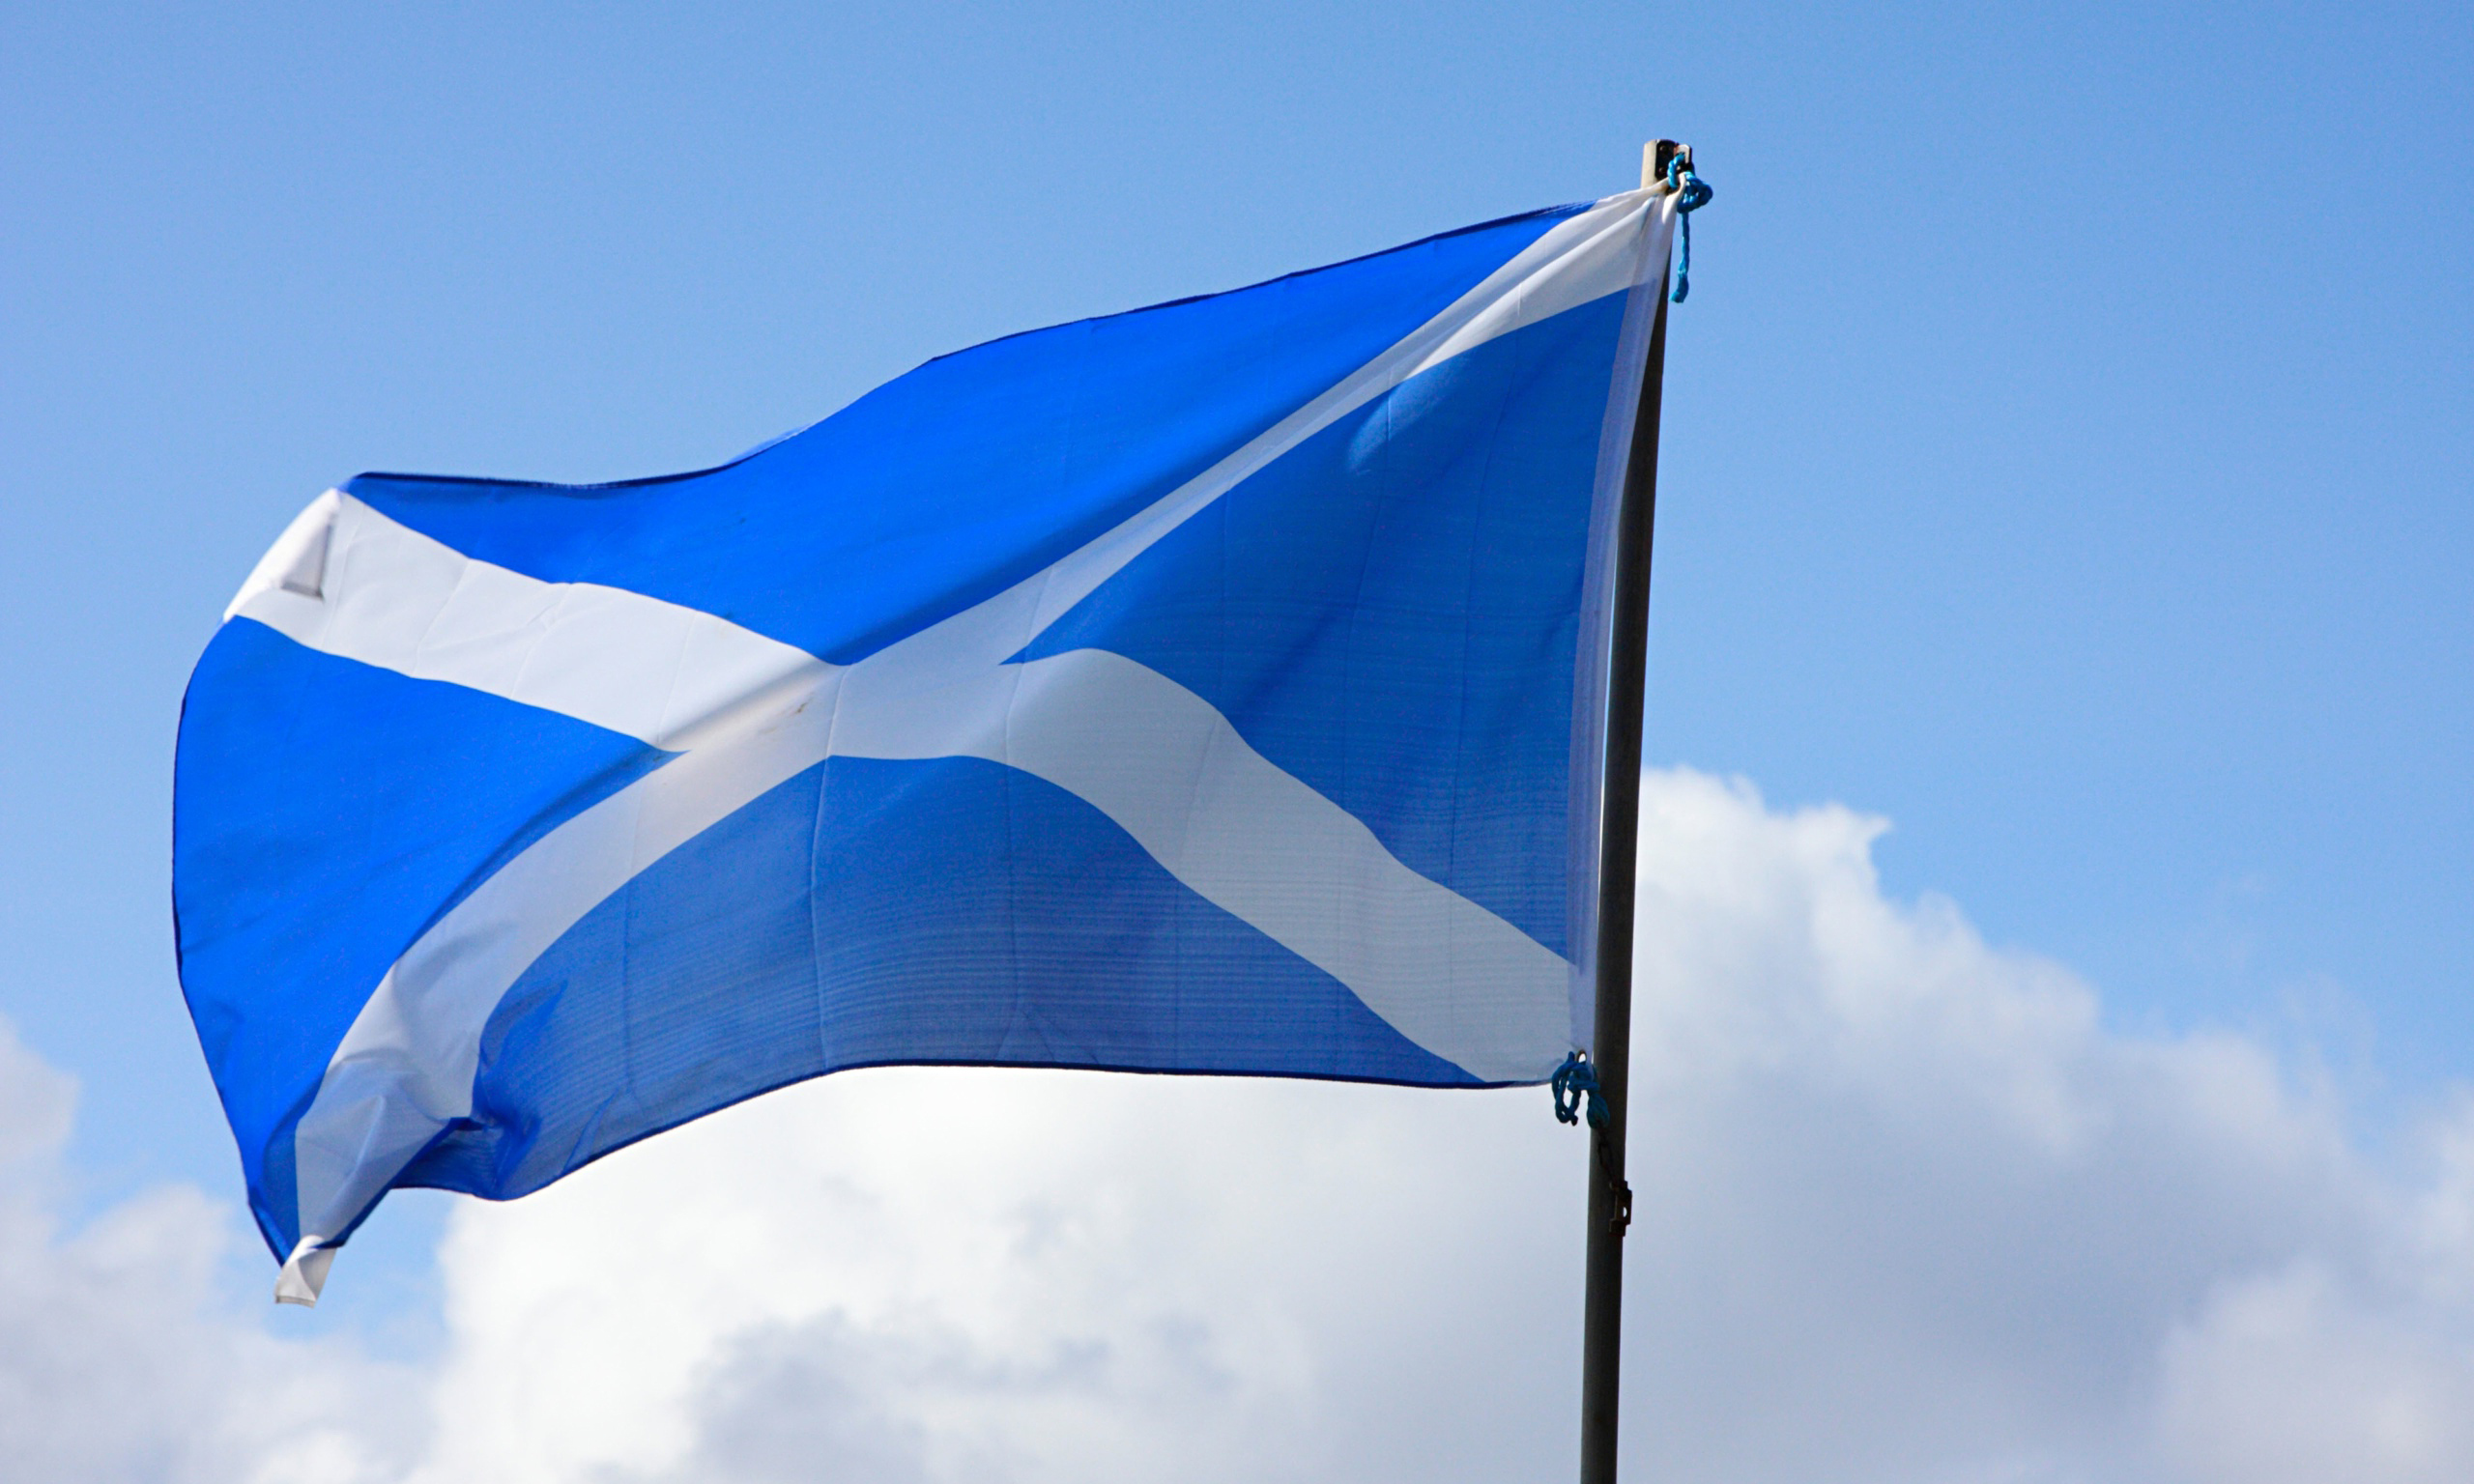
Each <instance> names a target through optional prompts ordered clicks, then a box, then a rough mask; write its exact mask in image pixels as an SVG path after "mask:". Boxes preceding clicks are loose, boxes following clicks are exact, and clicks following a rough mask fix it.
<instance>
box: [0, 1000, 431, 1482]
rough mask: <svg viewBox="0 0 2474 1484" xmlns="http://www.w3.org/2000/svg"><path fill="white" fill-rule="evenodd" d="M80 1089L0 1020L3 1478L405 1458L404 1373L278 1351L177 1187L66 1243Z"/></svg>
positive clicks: (257, 1477)
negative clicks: (72, 1132) (237, 1299)
mask: <svg viewBox="0 0 2474 1484" xmlns="http://www.w3.org/2000/svg"><path fill="white" fill-rule="evenodd" d="M74 1100H75V1088H74V1085H73V1084H72V1081H71V1080H70V1079H69V1078H68V1077H66V1076H64V1075H62V1074H61V1073H60V1072H58V1071H55V1070H52V1069H51V1068H49V1067H46V1066H44V1065H43V1062H42V1061H41V1060H40V1059H38V1058H37V1057H36V1056H35V1055H34V1054H33V1053H32V1052H30V1051H28V1050H27V1049H26V1048H25V1047H24V1046H22V1045H21V1044H19V1043H18V1042H17V1040H16V1037H15V1034H14V1031H12V1030H11V1029H10V1028H9V1027H8V1026H7V1024H6V1023H5V1022H0V1477H5V1478H7V1479H10V1480H12V1481H19V1480H22V1481H28V1484H33V1481H51V1480H63V1481H66V1480H78V1481H85V1480H148V1481H155V1480H160V1481H165V1484H190V1481H196V1484H223V1481H233V1480H246V1481H251V1484H294V1481H300V1484H308V1481H313V1480H314V1481H328V1480H334V1481H346V1480H358V1479H363V1478H374V1477H378V1476H380V1472H379V1470H381V1469H382V1466H383V1465H384V1463H385V1461H386V1460H387V1459H388V1458H389V1457H400V1456H402V1454H403V1453H404V1452H405V1451H406V1450H407V1449H408V1447H409V1446H411V1445H412V1442H413V1440H414V1436H415V1435H414V1431H413V1429H414V1428H415V1427H416V1426H417V1421H418V1419H417V1414H416V1413H414V1412H413V1410H412V1409H411V1408H410V1407H407V1406H405V1405H403V1403H402V1401H401V1400H399V1399H401V1398H405V1397H407V1396H411V1395H417V1392H414V1391H413V1390H412V1389H411V1388H410V1387H408V1386H407V1385H406V1384H404V1383H405V1381H406V1380H409V1379H410V1378H407V1377H403V1376H401V1375H400V1374H399V1372H398V1368H393V1367H388V1366H383V1365H373V1364H371V1363H369V1362H368V1361H366V1360H364V1359H363V1358H361V1357H360V1356H358V1355H357V1354H356V1353H354V1352H353V1351H351V1350H350V1349H348V1348H346V1347H343V1346H340V1345H336V1344H331V1343H317V1344H310V1343H299V1342H285V1341H280V1340H276V1339H273V1338H270V1337H268V1336H267V1335H265V1334H264V1333H262V1332H260V1331H259V1330H258V1328H257V1327H255V1326H254V1325H251V1324H249V1323H247V1322H246V1321H245V1319H244V1318H243V1317H242V1316H240V1315H238V1314H236V1313H234V1312H232V1311H231V1310H230V1309H229V1308H228V1307H227V1306H226V1305H225V1303H224V1301H223V1300H222V1299H220V1298H219V1297H218V1293H217V1288H216V1282H215V1272H216V1266H217V1264H218V1263H220V1262H221V1261H222V1260H223V1259H224V1256H225V1254H226V1251H227V1244H228V1243H229V1242H230V1241H231V1239H232V1235H233V1231H234V1223H233V1218H232V1213H231V1211H230V1210H229V1208H228V1207H225V1206H223V1205H220V1204H219V1203H216V1202H214V1201H210V1200H209V1199H208V1198H207V1197H206V1196H205V1195H204V1194H202V1193H201V1192H199V1191H197V1190H195V1189H193V1188H190V1187H187V1186H168V1187H164V1188H160V1189H157V1190H153V1191H150V1192H148V1193H146V1194H144V1195H142V1196H140V1197H138V1198H136V1199H134V1200H131V1201H129V1202H126V1203H124V1204H122V1205H120V1206H118V1207H116V1208H114V1209H112V1210H110V1211H108V1212H106V1213H103V1214H101V1216H99V1217H97V1218H96V1219H95V1220H93V1221H91V1222H88V1223H86V1224H85V1225H84V1226H83V1227H82V1228H81V1229H79V1230H77V1231H76V1232H74V1233H73V1234H72V1233H64V1232H63V1230H62V1229H61V1223H60V1220H59V1218H58V1216H57V1214H56V1212H57V1208H58V1206H59V1205H60V1199H59V1197H60V1195H61V1190H60V1185H61V1183H62V1180H63V1171H62V1169H61V1167H60V1162H59V1159H60V1150H61V1146H62V1144H63V1142H64V1141H65V1140H66V1138H67V1136H68V1132H69V1123H70V1115H71V1110H72V1106H73V1104H74Z"/></svg>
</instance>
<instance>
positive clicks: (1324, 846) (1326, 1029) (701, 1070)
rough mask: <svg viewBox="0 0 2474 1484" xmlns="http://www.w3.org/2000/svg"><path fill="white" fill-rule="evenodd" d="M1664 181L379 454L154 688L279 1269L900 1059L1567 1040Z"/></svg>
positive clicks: (1407, 1048)
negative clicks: (655, 463) (400, 1193)
mask: <svg viewBox="0 0 2474 1484" xmlns="http://www.w3.org/2000/svg"><path fill="white" fill-rule="evenodd" d="M1674 200H1675V198H1674V196H1673V195H1672V194H1671V193H1665V192H1657V191H1634V192H1626V193H1625V194H1622V195H1617V196H1612V197H1608V198H1606V199H1605V200H1602V201H1598V202H1594V203H1589V204H1585V205H1581V206H1573V207H1564V208H1558V209H1555V210H1550V211H1544V212H1538V213H1533V214H1527V215H1522V216H1515V217H1510V218H1508V219H1505V220H1501V221H1495V222H1490V223H1487V224H1485V225H1482V226H1478V227H1472V228H1468V229H1465V230H1462V231H1457V232H1451V233H1446V234H1443V235H1441V236H1438V237H1433V238H1428V239H1426V240H1424V241H1422V242H1418V243H1411V244H1409V245H1407V246H1404V247H1399V248H1395V249H1393V250H1391V251H1388V252H1383V253H1378V254H1375V255H1373V256H1370V257H1365V258H1360V259H1356V260H1353V261H1350V262H1346V263H1341V264H1338V265H1336V266H1333V267H1329V268H1322V269H1317V270H1314V271H1309V272H1302V273H1297V274H1294V275H1291V276H1289V277H1285V278H1280V279H1277V280H1274V281H1271V282H1268V283H1263V284H1258V285H1255V286H1253V287H1251V288H1246V289H1240V290H1236V291H1234V292H1230V293H1224V294H1218V295H1212V296H1207V297H1203V298H1197V299H1190V300H1178V301H1175V302H1172V303H1166V304H1161V305H1158V306H1155V307H1152V308H1148V309H1141V310H1136V311H1133V312H1130V313H1125V314H1120V315H1114V316H1109V317H1106V318H1101V319H1095V320H1087V321H1083V322H1081V323H1079V324H1072V325H1064V326H1059V327H1056V328H1049V329H1042V330H1036V331H1032V332H1029V333H1025V334H1021V335H1016V336H1013V337H1010V338H1007V339H1002V340H997V341H993V342H991V343H989V344H986V345H981V346H977V347H975V348H973V349H970V350H966V351H963V352H960V353H958V354H955V355H951V356H947V357H941V358H939V359H936V360H934V361H930V362H929V363H927V364H926V365H923V366H921V367H919V368H918V369H917V370H915V371H912V372H910V373H909V374H907V375H906V376H904V377H901V378H900V379H898V380H896V381H894V382H891V383H889V384H887V385H884V386H882V387H879V388H877V390H875V391H873V392H871V393H869V394H868V395H866V396H864V397H862V398H860V399H859V400H858V401H856V402H854V403H852V404H851V405H850V406H849V407H848V408H846V409H844V410H843V411H841V412H839V413H837V414H834V415H832V416H830V417H827V418H826V419H824V420H823V421H821V422H819V423H817V424H815V425H813V426H811V427H809V428H807V429H805V430H804V431H802V432H799V433H796V434H793V435H791V436H790V437H788V438H784V439H781V440H779V441H777V442H772V443H770V444H767V445H765V446H763V447H762V448H759V449H757V450H756V451H755V452H752V453H750V454H748V455H746V456H744V457H742V458H740V459H737V460H735V461H734V462H732V463H730V464H726V465H723V466H721V467H719V468H716V469H710V470H706V471H702V472H698V473H690V474H680V475H673V476H669V477H664V478H653V479H642V480H631V481H625V482H621V483H616V484H600V485H553V484H537V483H522V482H511V481H503V480H490V479H454V478H438V477H431V476H425V475H403V474H364V475H361V476H360V477H359V478H356V479H353V480H352V481H350V482H349V483H347V484H345V485H343V486H341V487H340V488H338V489H335V490H331V491H329V492H328V493H327V494H325V495H322V496H320V497H319V498H318V499H315V500H314V501H312V502H311V503H310V505H309V506H308V508H307V509H305V510H303V511H302V514H301V515H300V517H299V518H298V519H297V520H295V521H294V522H293V523H292V525H291V526H290V528H287V529H286V530H285V531H284V532H283V534H282V535H281V537H280V538H279V539H278V540H277V541H276V542H275V544H274V545H273V548H272V549H271V550H270V551H269V552H268V553H267V555H266V557H265V558H264V559H263V560H261V561H260V562H259V564H258V566H257V568H256V570H255V571H253V572H252V573H251V574H250V575H249V577H248V579H247V581H246V582H245V584H244V585H242V587H241V590H240V593H239V595H238V596H237V597H235V598H234V599H233V601H232V604H231V607H230V608H229V609H228V610H227V611H226V613H225V615H224V622H223V624H222V625H221V627H220V628H219V629H218V630H217V631H216V634H215V637H214V639H213V640H212V642H210V643H209V644H208V645H207V648H206V650H205V652H204V654H203V655H202V656H201V658H200V659H199V661H198V664H197V668H196V671H195V672H194V674H193V675H192V676H191V678H190V681H189V687H188V692H187V699H186V701H185V703H184V707H183V712H182V719H181V730H180V741H179V750H178V758H177V762H176V780H175V802H174V878H173V896H174V906H175V911H176V914H177V917H178V928H179V931H178V940H179V950H180V964H181V980H182V985H183V988H184V991H185V993H186V994H187V999H188V1004H189V1009H190V1013H191V1014H192V1016H193V1017H194V1019H195V1022H196V1026H197V1031H198V1038H199V1041H200V1042H201V1044H202V1046H203V1048H204V1050H205V1053H206V1058H207V1061H208V1064H209V1066H210V1068H211V1070H212V1071H213V1074H214V1077H215V1082H216V1088H217V1090H218V1092H219V1093H220V1095H221V1098H222V1100H223V1105H224V1109H225V1112H226V1114H227V1116H228V1118H229V1120H230V1122H231V1126H232V1130H233V1133H234V1135H235V1137H236V1139H237V1140H238V1142H239V1145H240V1151H241V1158H242V1164H243V1167H244V1171H245V1177H246V1182H247V1186H248V1193H249V1204H250V1208H251V1211H252V1212H253V1213H254V1214H255V1216H256V1218H257V1221H258V1224H259V1227H260V1229H261V1230H262V1231H263V1232H264V1234H265V1236H266V1238H267V1241H268V1242H269V1244H270V1246H271V1247H272V1248H273V1251H274V1253H275V1254H276V1255H277V1256H278V1257H279V1258H281V1259H282V1260H283V1261H284V1268H283V1271H282V1273H281V1275H280V1277H279V1279H278V1287H277V1295H278V1297H279V1298H283V1299H290V1300H293V1301H300V1302H310V1301H314V1300H315V1299H316V1297H317V1294H318V1291H319V1289H320V1288H321V1286H322V1285H323V1283H324V1281H325V1277H326V1272H327V1269H328V1266H329V1264H330V1263H331V1259H332V1257H333V1253H334V1250H335V1248H336V1247H338V1246H340V1245H341V1244H342V1243H343V1241H345V1239H346V1238H348V1237H349V1236H351V1234H352V1232H353V1230H354V1229H355V1227H357V1226H358V1225H359V1223H360V1221H361V1220H362V1219H363V1218H365V1217H366V1216H367V1215H368V1214H369V1213H370V1211H371V1209H372V1208H373V1207H374V1206H375V1205H376V1203H377V1202H378V1201H379V1199H380V1198H381V1197H382V1196H383V1195H384V1194H385V1193H386V1192H387V1191H388V1189H390V1188H393V1187H396V1186H430V1187H438V1188H445V1189H450V1190H461V1191H466V1192H469V1193H472V1194H475V1195H479V1196H485V1197H490V1198H494V1199H504V1198H508V1197H513V1196H517V1195H521V1194H524V1193H526V1192H528V1191H531V1190H534V1189H538V1188H539V1187H541V1186H542V1185H544V1184H548V1183H550V1182H551V1181H554V1180H556V1179H558V1178H559V1177H560V1176H561V1175H563V1174H565V1173H567V1172H568V1171H570V1170H574V1169H576V1168H578V1167H579V1166H581V1165H583V1164H585V1163H587V1162H589V1161H590V1160H592V1159H594V1158H596V1157H598V1156H602V1155H604V1154H608V1153H610V1152H611V1151H613V1150H616V1149H619V1148H620V1147H622V1146H624V1145H626V1144H628V1143H630V1142H632V1141H634V1140H636V1139H640V1138H643V1137H646V1136H647V1135H649V1134H653V1133H656V1132H659V1131H661V1130H663V1129H665V1128H669V1127H674V1126H676V1125H678V1124H680V1123H683V1122H685V1121H686V1120H688V1119H692V1118H695V1117H698V1116H699V1115H702V1114H704V1113H707V1112H711V1111H713V1110H715V1109H717V1108H721V1107H724V1106H727V1105H729V1104H731V1103H734V1102H736V1101H739V1100H741V1099H746V1098H749V1097H752V1096H754V1095H756V1094H758V1093H761V1092H763V1091H766V1090H768V1089H771V1088H775V1087H780V1086H783V1085H785V1084H788V1083H791V1082H795V1081H799V1080H801V1079H804V1078H808V1077H813V1076H817V1075H820V1074H821V1073H824V1072H828V1071H833V1070H841V1069H847V1068H856V1067H869V1066H883V1065H891V1064H946V1065H1004V1066H1035V1067H1079V1068H1097V1069H1113V1070H1143V1071H1162V1072H1218V1073H1246V1074H1261V1075H1280V1076H1303V1077H1323V1078H1341V1079H1358V1080H1365V1081H1372V1082H1388V1083H1403V1084H1413V1085H1419V1086H1433V1087H1482V1086H1497V1085H1503V1084H1511V1083H1535V1082H1540V1081H1544V1080H1546V1079H1547V1078H1548V1077H1549V1076H1550V1075H1551V1074H1552V1073H1553V1072H1554V1071H1555V1070H1556V1069H1557V1067H1558V1066H1559V1065H1560V1064H1562V1063H1563V1062H1564V1061H1565V1060H1566V1058H1567V1057H1568V1055H1569V1054H1570V1053H1571V1052H1573V1051H1574V1050H1576V1049H1577V1050H1582V1051H1586V1050H1587V1049H1588V1046H1589V1041H1590V1027H1591V1020H1592V1003H1591V1000H1592V996H1591V969H1592V965H1591V964H1590V963H1589V961H1588V959H1589V947H1588V946H1589V944H1590V943H1591V940H1592V932H1593V924H1594V917H1595V907H1596V903H1597V888H1596V879H1595V873H1596V869H1597V838H1598V837H1597V831H1598V820H1597V789H1598V781H1599V771H1600V763H1601V756H1600V749H1601V738H1602V734H1603V730H1604V724H1605V716H1604V711H1605V693H1606V667H1607V645H1608V636H1607V632H1606V631H1607V625H1608V618H1607V612H1606V595H1607V590H1608V585H1609V583H1610V580H1611V573H1610V571H1609V564H1610V561H1611V548H1612V533H1613V520H1614V513H1615V506H1616V501H1617V498H1618V494H1619V492H1620V490H1621V487H1622V483H1623V479H1624V474H1625V458H1626V455H1627V453H1628V450H1629V447H1630V436H1631V425H1632V420H1633V415H1634V410H1635V407H1636V404H1637V401H1638V395H1639V386H1640V379H1641V375H1642V365H1643V361H1644V356H1645V351H1646V345H1647V341H1648V337H1649V333H1650V329H1651V326H1652V321H1653V318H1654V307H1655V300H1656V298H1657V294H1658V292H1659V283H1660V281H1661V280H1662V279H1663V277H1664V275H1665V271H1666V261H1667V251H1668V243H1669V241H1670V237H1671V234H1672V226H1673V220H1674Z"/></svg>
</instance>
